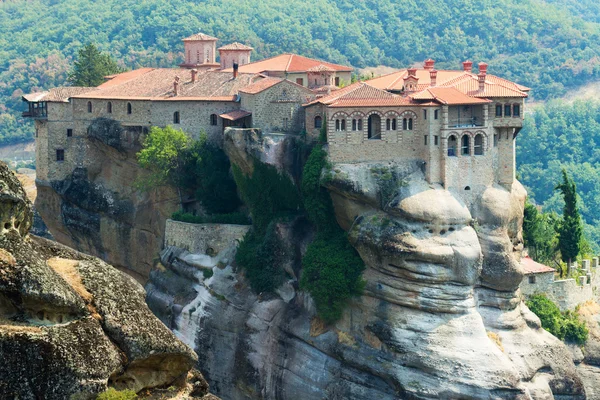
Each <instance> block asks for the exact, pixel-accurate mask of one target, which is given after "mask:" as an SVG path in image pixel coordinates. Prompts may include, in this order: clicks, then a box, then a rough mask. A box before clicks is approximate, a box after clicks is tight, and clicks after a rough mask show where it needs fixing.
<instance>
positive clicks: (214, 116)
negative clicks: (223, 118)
mask: <svg viewBox="0 0 600 400" xmlns="http://www.w3.org/2000/svg"><path fill="white" fill-rule="evenodd" d="M210 124H211V125H212V126H217V114H210Z"/></svg>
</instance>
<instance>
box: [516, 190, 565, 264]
mask: <svg viewBox="0 0 600 400" xmlns="http://www.w3.org/2000/svg"><path fill="white" fill-rule="evenodd" d="M558 220H559V217H558V216H557V215H556V214H555V213H543V212H540V211H538V208H537V207H536V206H535V205H533V204H531V203H530V202H529V201H527V202H526V203H525V213H524V218H523V241H524V244H525V247H527V250H528V251H529V255H530V256H531V258H533V259H534V260H536V261H538V262H541V263H543V264H549V263H551V262H553V261H555V260H556V259H557V257H558V238H557V225H558ZM561 272H562V270H561Z"/></svg>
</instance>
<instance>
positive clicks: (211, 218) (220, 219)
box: [171, 211, 250, 225]
mask: <svg viewBox="0 0 600 400" xmlns="http://www.w3.org/2000/svg"><path fill="white" fill-rule="evenodd" d="M171 219H173V220H175V221H181V222H188V223H190V224H232V225H250V219H249V218H248V216H247V215H246V214H244V213H241V212H237V213H230V214H214V215H193V214H190V213H186V212H183V211H176V212H174V213H173V215H172V216H171Z"/></svg>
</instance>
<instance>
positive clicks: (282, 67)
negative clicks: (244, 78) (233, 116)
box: [225, 53, 353, 73]
mask: <svg viewBox="0 0 600 400" xmlns="http://www.w3.org/2000/svg"><path fill="white" fill-rule="evenodd" d="M319 65H324V66H327V67H329V68H332V69H333V70H334V71H348V72H350V71H353V68H351V67H345V66H343V65H338V64H332V63H328V62H325V61H321V60H315V59H313V58H307V57H302V56H299V55H297V54H290V53H286V54H281V55H278V56H275V57H271V58H266V59H264V60H260V61H255V62H253V63H250V64H245V65H240V67H239V70H240V72H248V73H261V72H266V71H273V72H306V71H308V70H309V69H311V68H313V67H317V66H319ZM225 71H231V68H228V69H226V70H225Z"/></svg>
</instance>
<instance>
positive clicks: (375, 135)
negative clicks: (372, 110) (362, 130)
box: [367, 114, 381, 139]
mask: <svg viewBox="0 0 600 400" xmlns="http://www.w3.org/2000/svg"><path fill="white" fill-rule="evenodd" d="M367 125H368V126H367V129H368V132H367V134H368V136H367V137H368V138H369V139H381V117H380V116H379V115H378V114H371V115H369V122H368V124H367Z"/></svg>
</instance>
